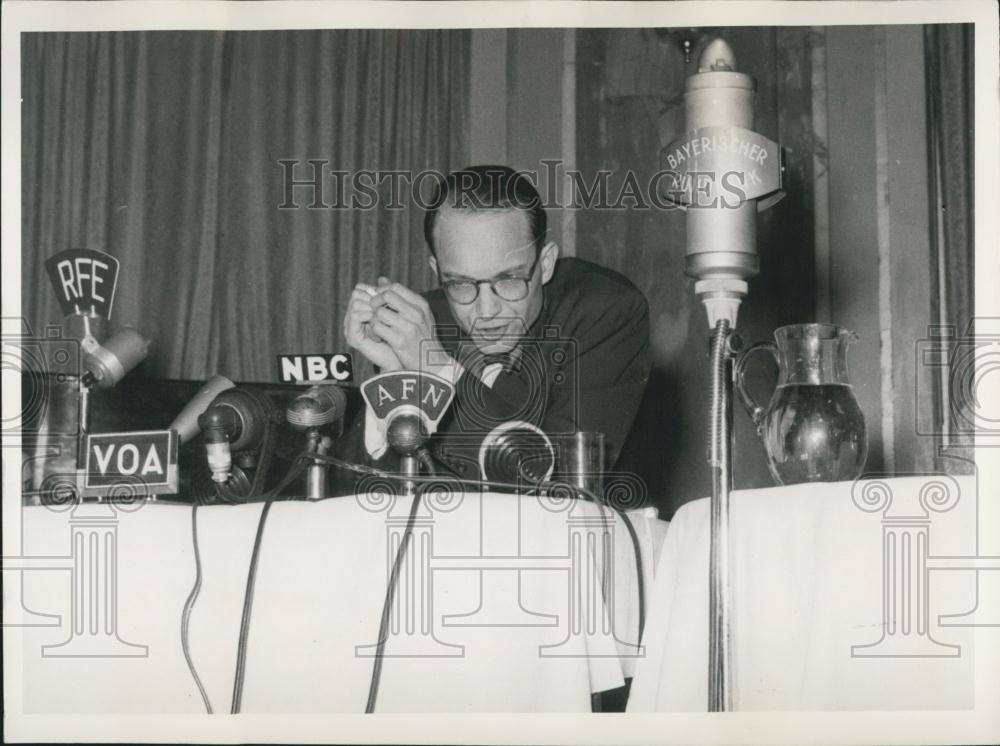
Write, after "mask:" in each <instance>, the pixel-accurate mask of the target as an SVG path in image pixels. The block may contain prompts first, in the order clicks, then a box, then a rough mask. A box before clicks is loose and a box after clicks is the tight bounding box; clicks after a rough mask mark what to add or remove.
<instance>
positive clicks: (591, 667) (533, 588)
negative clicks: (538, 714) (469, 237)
mask: <svg viewBox="0 0 1000 746" xmlns="http://www.w3.org/2000/svg"><path fill="white" fill-rule="evenodd" d="M410 505H411V499H410V498H409V497H405V496H391V495H387V494H386V493H382V492H377V491H375V492H372V493H366V494H363V495H358V496H349V497H346V498H335V499H328V500H323V501H318V502H308V501H287V502H279V503H275V504H274V505H273V506H272V509H271V511H270V515H269V518H268V521H267V524H266V527H265V530H264V534H263V541H262V545H261V552H260V562H259V567H258V572H257V580H256V591H255V595H254V605H253V614H252V621H251V626H250V636H249V645H248V652H247V664H246V683H245V689H244V694H243V707H242V711H243V712H248V713H325V712H356V713H360V712H363V711H364V707H365V701H366V698H367V693H368V685H369V679H370V675H371V671H372V665H373V658H372V650H373V644H374V643H375V642H376V634H377V630H378V622H379V618H380V614H381V609H382V603H383V598H384V594H385V588H386V583H387V576H388V572H389V565H390V562H391V557H392V556H393V555H394V552H395V546H396V542H398V540H399V537H400V535H401V531H402V527H403V525H404V524H405V520H406V517H407V514H408V512H409V508H410ZM261 509H262V506H261V505H260V504H251V505H240V506H211V507H202V508H199V509H198V511H197V536H198V543H199V546H200V553H201V563H202V574H203V582H202V588H201V592H200V596H199V598H198V600H197V603H196V605H195V607H194V610H193V612H192V615H191V619H190V635H189V638H190V651H191V657H192V660H193V662H194V664H195V666H196V668H197V671H198V673H199V675H200V677H201V679H202V682H203V684H204V686H205V689H206V691H207V694H208V697H209V699H210V701H211V703H212V706H213V709H214V711H216V712H228V711H229V706H230V701H231V696H232V681H233V672H234V666H235V660H236V649H237V638H238V630H239V620H240V613H241V608H242V603H243V598H244V588H245V584H246V577H247V568H248V563H249V559H250V553H251V547H252V543H253V538H254V534H255V531H256V527H257V523H258V518H259V516H260V513H261ZM602 516H603V517H602ZM632 518H633V522H634V523H635V527H636V530H637V532H638V534H639V537H640V543H641V546H642V552H643V555H644V565H645V567H644V570H645V574H646V583H647V586H650V585H651V584H652V579H653V570H654V562H653V559H654V552H655V549H656V547H657V546H658V544H659V543H660V542H662V539H663V535H664V533H665V529H666V524H665V523H664V522H662V521H658V520H657V519H656V518H655V511H652V512H650V510H646V511H634V512H633V513H632ZM22 547H23V550H22V554H23V555H25V556H24V558H22V559H21V566H24V567H26V568H32V567H33V568H36V570H34V571H32V570H30V569H29V570H26V571H25V572H24V573H23V576H24V577H23V589H24V590H23V599H24V603H25V606H26V607H27V608H29V609H32V610H34V611H38V612H45V613H49V614H58V615H59V620H58V624H57V625H55V626H47V627H46V626H43V627H29V628H26V629H24V630H23V632H24V638H23V639H24V671H23V683H24V708H25V712H26V713H49V712H59V713H175V712H178V713H179V712H189V713H198V712H203V711H204V708H203V703H202V700H201V697H200V696H199V694H198V691H197V688H196V686H195V684H194V681H193V679H192V677H191V675H190V673H189V671H188V669H187V666H186V664H185V661H184V657H183V654H182V649H181V645H180V631H179V630H180V621H181V611H182V608H183V605H184V602H185V599H186V598H187V596H188V594H189V592H190V590H191V587H192V583H193V581H194V579H195V563H194V553H193V544H192V510H191V508H190V507H185V506H181V505H176V504H174V505H170V504H164V503H156V502H151V503H146V504H142V505H141V506H140V507H138V509H134V510H133V511H132V512H124V511H123V510H114V509H113V508H111V507H110V506H109V505H108V504H106V503H101V504H96V503H89V504H81V505H77V506H75V507H72V506H71V507H70V508H67V509H64V510H63V511H62V512H54V511H53V510H50V509H48V508H43V507H33V508H29V507H26V508H24V509H23V527H22ZM410 550H411V551H410V553H409V554H408V557H407V561H406V562H404V563H403V567H402V572H401V574H400V583H399V595H398V601H399V603H398V605H397V608H396V615H395V617H394V626H393V632H392V634H391V636H390V638H389V640H388V643H387V647H386V658H385V660H384V665H383V670H382V680H381V688H380V691H379V697H378V702H377V707H376V711H377V712H504V711H507V712H528V711H564V712H565V711H589V709H590V702H591V693H592V692H599V691H603V690H606V689H611V688H614V687H617V686H620V685H622V683H623V675H625V674H627V673H630V672H631V669H632V662H633V661H634V659H630V658H628V656H629V655H630V654H631V655H634V653H635V651H636V649H637V648H636V642H637V633H636V627H637V620H636V616H635V614H636V609H637V603H636V597H635V588H636V576H635V563H634V558H633V554H632V544H631V541H630V540H629V537H628V534H627V533H626V531H625V529H624V528H623V526H622V522H621V521H620V520H619V519H617V518H615V517H614V516H613V514H611V515H608V514H602V513H601V511H599V510H598V509H597V507H596V506H594V505H593V504H591V503H584V502H581V501H574V500H555V499H551V500H550V499H542V498H537V497H529V496H520V497H519V496H516V495H502V494H492V493H486V494H479V493H462V492H459V493H457V494H451V493H447V492H437V493H430V494H429V495H428V496H426V497H425V499H424V503H423V505H422V506H421V509H420V511H419V513H418V519H417V522H416V526H415V529H414V532H413V535H412V541H411V542H410ZM5 564H9V563H6V562H5ZM40 567H46V568H48V569H46V570H44V571H43V570H40V569H37V568H40ZM5 574H6V573H5ZM623 655H625V656H626V658H625V659H623V658H622V656H623Z"/></svg>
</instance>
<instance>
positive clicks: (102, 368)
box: [83, 326, 149, 388]
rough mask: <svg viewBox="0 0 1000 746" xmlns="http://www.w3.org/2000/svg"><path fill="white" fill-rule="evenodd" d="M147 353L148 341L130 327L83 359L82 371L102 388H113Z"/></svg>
mask: <svg viewBox="0 0 1000 746" xmlns="http://www.w3.org/2000/svg"><path fill="white" fill-rule="evenodd" d="M148 351H149V340H148V339H146V338H145V337H143V336H142V335H141V334H139V332H138V331H136V330H135V329H133V328H132V327H130V326H125V327H122V328H121V329H119V330H118V331H117V332H115V333H114V334H112V335H111V336H110V337H108V339H107V341H106V342H105V343H104V344H103V345H101V346H99V347H98V348H97V349H95V350H93V351H92V352H90V353H88V354H87V355H86V356H85V357H84V361H83V365H84V369H85V370H86V371H87V372H88V373H90V374H91V375H93V377H94V378H95V379H96V380H97V385H98V386H101V387H102V388H107V387H110V386H114V385H115V384H116V383H118V382H119V381H120V380H122V378H124V377H125V374H126V373H128V372H129V371H130V370H132V368H134V367H135V366H137V365H138V364H139V363H141V362H142V361H143V360H144V359H145V357H146V353H147V352H148Z"/></svg>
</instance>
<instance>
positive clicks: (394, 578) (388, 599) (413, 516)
mask: <svg viewBox="0 0 1000 746" xmlns="http://www.w3.org/2000/svg"><path fill="white" fill-rule="evenodd" d="M417 458H418V459H419V461H420V463H421V464H423V466H424V468H426V469H427V471H428V473H429V474H430V476H431V477H434V476H435V471H434V465H433V463H432V462H431V459H430V454H429V453H428V452H427V449H426V448H420V449H419V450H418V451H417ZM411 481H413V480H411ZM422 497H423V490H414V492H413V502H412V503H411V505H410V513H409V515H408V516H407V517H406V525H405V526H404V527H403V536H402V538H401V539H400V540H399V547H397V548H396V557H395V558H394V559H393V561H392V568H391V569H390V571H389V584H388V585H387V586H386V589H385V599H384V600H383V601H382V617H381V619H380V620H379V624H378V637H377V638H375V639H376V643H375V644H376V647H375V663H374V665H373V666H372V678H371V681H370V682H369V684H368V701H367V703H366V704H365V714H366V715H370V714H371V713H373V712H375V703H376V701H377V700H378V689H379V685H380V684H381V682H382V660H383V657H384V655H385V643H386V641H387V640H388V638H389V630H388V627H389V615H390V614H391V613H392V601H393V599H394V598H395V596H396V586H397V585H399V572H400V566H401V565H402V561H403V557H405V556H406V550H407V547H409V544H410V537H411V536H412V535H413V524H414V523H415V522H416V520H417V511H418V509H419V508H420V500H421V498H422Z"/></svg>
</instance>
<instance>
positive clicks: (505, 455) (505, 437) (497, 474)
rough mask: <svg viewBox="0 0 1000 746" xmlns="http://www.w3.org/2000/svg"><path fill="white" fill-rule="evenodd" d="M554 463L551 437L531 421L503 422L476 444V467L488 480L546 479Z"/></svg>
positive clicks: (553, 467) (540, 480) (544, 480)
mask: <svg viewBox="0 0 1000 746" xmlns="http://www.w3.org/2000/svg"><path fill="white" fill-rule="evenodd" d="M555 464H556V451H555V448H554V447H553V445H552V441H551V440H550V439H549V436H548V435H546V434H545V433H544V432H543V431H542V430H541V429H539V428H538V427H536V426H535V425H532V424H531V423H530V422H524V421H521V420H514V421H512V422H505V423H503V424H502V425H499V426H497V427H495V428H494V429H493V430H492V431H490V433H489V434H488V435H487V436H486V437H485V438H483V442H482V445H480V446H479V469H480V471H481V472H482V474H483V479H485V480H486V481H488V482H514V483H518V482H520V481H522V480H528V481H530V482H531V483H532V484H537V483H539V482H547V481H549V479H551V477H552V472H553V471H554V470H555Z"/></svg>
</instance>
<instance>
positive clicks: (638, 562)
mask: <svg viewBox="0 0 1000 746" xmlns="http://www.w3.org/2000/svg"><path fill="white" fill-rule="evenodd" d="M518 473H519V474H520V475H521V478H522V479H524V480H526V481H527V482H528V483H530V484H532V485H534V487H535V489H536V490H542V489H546V488H548V489H549V490H551V489H553V488H555V487H559V488H565V487H570V488H571V489H573V490H575V491H576V492H577V493H578V494H580V495H583V496H585V497H589V498H590V499H591V500H592V501H593V502H594V503H595V504H596V505H598V507H602V508H611V510H613V511H615V513H617V514H618V516H619V517H620V518H621V519H622V521H623V522H624V524H625V528H626V530H627V531H628V535H629V538H630V539H631V540H632V552H633V554H634V556H635V573H636V585H637V586H638V594H639V597H638V603H639V639H638V640H636V643H635V644H636V647H638V646H639V644H640V643H641V642H642V634H643V632H644V631H645V628H646V581H645V579H644V578H643V576H642V567H643V565H642V551H641V550H640V548H639V535H638V534H637V533H636V531H635V526H634V525H633V523H632V519H631V518H629V517H628V515H627V514H626V513H625V511H624V510H619V509H618V508H616V507H615V506H614V505H609V504H608V502H607V501H606V500H605V499H604V495H599V494H598V493H596V492H592V491H591V490H588V489H586V488H584V487H580V486H579V485H576V484H573V483H572V482H545V481H542V480H535V479H533V478H532V477H531V475H530V474H528V472H527V470H526V469H525V467H524V464H519V465H518Z"/></svg>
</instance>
